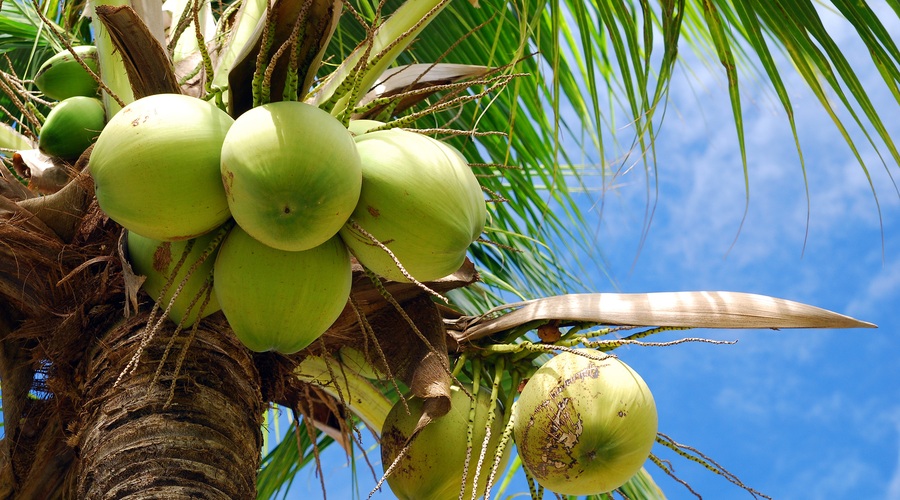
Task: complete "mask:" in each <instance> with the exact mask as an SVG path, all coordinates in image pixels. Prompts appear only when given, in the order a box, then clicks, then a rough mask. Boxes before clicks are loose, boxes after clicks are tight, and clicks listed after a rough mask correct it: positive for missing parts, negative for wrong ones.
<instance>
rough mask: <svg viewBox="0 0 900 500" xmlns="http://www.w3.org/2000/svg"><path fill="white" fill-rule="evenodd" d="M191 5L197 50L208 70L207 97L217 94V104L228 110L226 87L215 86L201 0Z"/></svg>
mask: <svg viewBox="0 0 900 500" xmlns="http://www.w3.org/2000/svg"><path fill="white" fill-rule="evenodd" d="M191 7H192V8H191V16H192V17H193V18H194V33H195V35H196V37H197V50H199V51H200V57H201V58H202V59H203V70H204V71H205V72H206V78H205V82H206V83H205V85H204V87H205V90H206V94H207V95H206V97H205V98H206V99H209V97H210V96H215V99H216V106H217V107H218V108H219V109H221V110H223V111H227V110H226V106H225V102H224V101H223V100H222V93H223V92H224V89H222V88H219V87H214V86H213V76H214V75H213V72H214V69H213V64H212V58H210V57H209V51H208V50H206V41H205V40H204V38H203V30H202V28H201V27H200V1H199V0H194V2H193V5H192V6H191Z"/></svg>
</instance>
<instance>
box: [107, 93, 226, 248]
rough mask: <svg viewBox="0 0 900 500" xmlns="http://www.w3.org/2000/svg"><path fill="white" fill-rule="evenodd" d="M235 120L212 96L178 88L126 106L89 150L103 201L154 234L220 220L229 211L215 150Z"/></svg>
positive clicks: (176, 236)
mask: <svg viewBox="0 0 900 500" xmlns="http://www.w3.org/2000/svg"><path fill="white" fill-rule="evenodd" d="M233 122H234V120H233V119H232V118H231V117H230V116H228V114H227V113H225V112H224V111H222V110H221V109H219V108H217V107H216V106H215V105H214V104H212V103H210V102H207V101H203V100H201V99H197V98H194V97H189V96H186V95H180V94H156V95H151V96H148V97H144V98H142V99H138V100H137V101H134V102H132V103H131V104H129V105H127V106H125V107H124V108H122V110H120V111H119V112H118V113H116V115H115V116H113V118H112V119H111V120H110V121H109V123H107V124H106V127H105V128H104V129H103V132H102V133H101V134H100V137H99V138H98V139H97V143H96V144H95V145H94V150H93V152H92V153H91V160H90V165H89V167H90V172H91V175H92V176H93V178H94V183H95V186H96V193H97V202H98V203H99V204H100V208H102V209H103V211H104V212H106V214H107V215H109V217H110V218H111V219H113V220H114V221H116V222H118V223H119V224H121V225H122V226H124V227H125V228H126V229H128V230H129V231H133V232H136V233H138V234H140V235H142V236H146V237H148V238H152V239H155V240H163V241H174V240H182V239H190V238H195V237H197V236H200V235H202V234H205V233H207V232H209V231H211V230H213V229H215V228H216V227H218V226H220V225H221V224H222V223H224V222H225V221H226V220H228V218H229V216H230V213H229V211H228V201H227V200H226V199H225V189H224V187H223V186H222V178H221V176H220V175H219V157H220V154H221V151H222V142H223V141H224V139H225V133H226V132H227V131H228V128H229V127H230V126H231V124H232V123H233Z"/></svg>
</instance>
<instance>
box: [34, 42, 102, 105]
mask: <svg viewBox="0 0 900 500" xmlns="http://www.w3.org/2000/svg"><path fill="white" fill-rule="evenodd" d="M72 49H73V50H74V51H75V53H76V54H78V57H80V58H81V60H82V61H84V64H85V65H86V66H87V67H88V68H90V69H91V71H93V72H94V73H96V72H97V71H98V68H99V59H98V57H97V48H96V47H95V46H93V45H76V46H74V47H72ZM34 85H35V86H36V87H37V88H38V90H40V91H41V92H42V93H43V94H44V95H45V96H47V97H49V98H51V99H56V100H58V101H62V100H64V99H68V98H70V97H75V96H84V97H96V96H97V89H98V87H99V85H98V84H97V80H94V77H93V76H91V74H90V73H88V72H87V71H86V70H85V69H84V67H82V66H81V64H79V63H78V61H77V60H76V59H75V57H74V56H72V53H71V52H69V50H68V49H65V50H62V51H61V52H59V53H57V54H56V55H54V56H53V57H51V58H50V59H47V60H46V61H44V63H43V64H41V67H40V68H39V69H38V72H37V73H36V74H35V76H34Z"/></svg>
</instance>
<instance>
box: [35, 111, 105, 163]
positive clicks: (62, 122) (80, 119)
mask: <svg viewBox="0 0 900 500" xmlns="http://www.w3.org/2000/svg"><path fill="white" fill-rule="evenodd" d="M104 123H106V111H104V109H103V103H101V102H100V99H94V98H93V97H82V96H75V97H69V98H68V99H66V100H64V101H62V102H60V103H58V104H57V105H56V106H54V107H53V109H52V110H50V113H49V114H48V115H47V119H46V120H45V121H44V125H43V126H42V127H41V135H40V137H39V138H38V140H39V148H40V150H41V151H42V152H43V153H44V154H46V155H49V156H57V157H59V158H65V159H69V160H71V159H75V158H78V157H79V156H81V153H83V152H84V150H85V149H87V148H88V146H90V145H91V144H92V143H93V142H94V141H95V140H96V139H97V136H99V135H100V131H101V130H103V124H104Z"/></svg>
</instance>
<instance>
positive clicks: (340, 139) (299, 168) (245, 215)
mask: <svg viewBox="0 0 900 500" xmlns="http://www.w3.org/2000/svg"><path fill="white" fill-rule="evenodd" d="M221 168H222V182H223V183H224V184H225V189H226V191H227V193H228V205H229V207H230V208H231V213H232V215H233V216H234V220H235V221H236V222H237V223H238V225H240V226H241V227H242V228H243V229H244V230H245V231H247V232H248V233H249V234H250V235H251V236H253V237H254V238H256V239H258V240H259V241H261V242H263V243H265V244H266V245H269V246H271V247H273V248H278V249H280V250H290V251H297V250H306V249H309V248H313V247H315V246H318V245H321V244H322V243H324V242H325V241H326V240H328V239H330V238H331V237H332V236H334V235H335V234H337V232H338V230H339V229H340V228H341V226H342V225H343V224H344V222H346V221H347V218H348V217H349V216H350V213H351V212H352V211H353V209H354V207H355V206H356V202H357V200H358V199H359V190H360V184H361V182H362V174H361V173H360V165H359V155H358V154H357V153H356V146H355V144H354V142H353V137H352V136H351V135H350V133H349V132H348V131H347V129H346V128H344V127H343V126H342V125H341V123H340V122H339V121H338V120H337V119H335V118H334V117H333V116H331V115H329V114H328V113H326V112H325V111H322V110H320V109H319V108H317V107H315V106H311V105H309V104H304V103H301V102H295V101H284V102H275V103H270V104H266V105H263V106H258V107H256V108H253V109H251V110H250V111H247V112H246V113H244V114H242V115H241V116H240V117H238V119H237V120H236V121H235V123H234V126H233V127H231V130H230V131H229V132H228V135H227V136H226V138H225V143H224V144H223V146H222V165H221Z"/></svg>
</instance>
